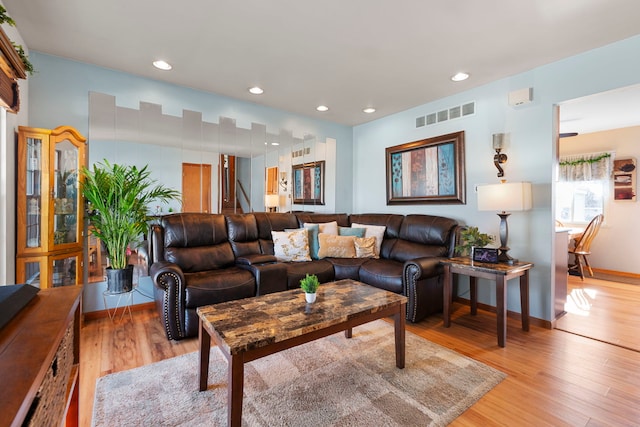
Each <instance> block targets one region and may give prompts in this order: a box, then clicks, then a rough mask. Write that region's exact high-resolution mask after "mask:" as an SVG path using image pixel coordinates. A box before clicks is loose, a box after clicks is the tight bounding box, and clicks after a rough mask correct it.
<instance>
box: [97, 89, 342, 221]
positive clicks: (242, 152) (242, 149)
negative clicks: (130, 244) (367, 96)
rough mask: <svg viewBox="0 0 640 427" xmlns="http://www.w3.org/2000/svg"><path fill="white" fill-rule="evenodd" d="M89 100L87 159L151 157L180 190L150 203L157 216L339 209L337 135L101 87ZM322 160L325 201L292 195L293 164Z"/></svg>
mask: <svg viewBox="0 0 640 427" xmlns="http://www.w3.org/2000/svg"><path fill="white" fill-rule="evenodd" d="M89 104H90V105H89V144H90V150H89V156H88V159H89V165H92V164H93V163H96V162H101V161H103V159H107V160H109V162H111V163H118V162H120V163H128V164H131V163H133V164H136V165H138V166H141V167H142V166H144V165H147V164H148V165H149V168H150V170H151V171H152V174H153V178H154V179H157V180H158V181H160V182H162V183H163V184H165V185H167V186H170V187H172V188H176V189H178V190H179V191H181V192H182V195H183V200H182V203H178V202H174V203H171V204H168V205H164V206H150V207H149V210H150V211H151V212H152V213H153V214H155V215H164V214H167V213H171V212H212V213H242V212H259V211H266V210H276V211H280V212H289V211H316V212H317V211H323V212H332V211H333V209H334V206H335V157H336V141H335V140H334V139H331V138H323V137H318V136H317V135H312V134H302V135H294V133H293V131H292V130H288V129H279V130H277V131H276V132H271V131H268V130H267V126H266V125H264V124H260V123H251V124H250V126H247V127H242V126H239V125H238V124H237V123H236V120H235V119H234V118H229V117H218V118H217V119H216V120H217V122H215V121H214V120H206V119H204V118H203V113H201V112H197V111H190V110H183V111H182V116H181V117H179V116H174V115H167V114H164V113H163V112H162V105H159V104H154V103H149V102H144V101H140V103H139V108H127V107H121V106H118V105H117V100H116V98H115V97H114V96H112V95H108V94H102V93H97V92H91V93H90V94H89ZM317 161H324V162H325V164H326V167H325V169H324V178H325V181H324V183H325V184H324V192H323V195H324V203H319V200H318V199H295V200H294V198H293V197H292V191H293V185H292V183H293V176H292V173H293V167H294V166H295V165H301V164H308V163H311V162H317ZM267 195H271V196H276V195H277V201H275V200H276V199H275V198H274V197H271V198H270V199H269V205H270V206H267V199H266V196H267ZM274 204H275V206H273V205H274ZM274 208H275V209H274Z"/></svg>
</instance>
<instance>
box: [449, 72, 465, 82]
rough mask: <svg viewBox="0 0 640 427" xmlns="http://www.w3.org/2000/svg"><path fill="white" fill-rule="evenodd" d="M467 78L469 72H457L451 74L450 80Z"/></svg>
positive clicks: (459, 80)
mask: <svg viewBox="0 0 640 427" xmlns="http://www.w3.org/2000/svg"><path fill="white" fill-rule="evenodd" d="M468 78H469V74H467V73H457V74H455V75H453V76H451V80H453V81H454V82H461V81H463V80H467V79H468Z"/></svg>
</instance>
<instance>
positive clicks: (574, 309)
mask: <svg viewBox="0 0 640 427" xmlns="http://www.w3.org/2000/svg"><path fill="white" fill-rule="evenodd" d="M597 294H598V292H597V291H596V290H595V289H585V288H580V289H574V290H572V291H571V293H570V294H569V295H567V302H566V303H565V305H564V310H565V311H566V312H567V313H572V314H577V315H579V316H589V311H590V310H591V306H592V305H593V304H592V301H593V300H595V299H596V295H597Z"/></svg>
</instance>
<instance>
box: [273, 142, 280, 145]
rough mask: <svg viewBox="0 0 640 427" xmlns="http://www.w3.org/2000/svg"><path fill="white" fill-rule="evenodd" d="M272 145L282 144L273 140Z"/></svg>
mask: <svg viewBox="0 0 640 427" xmlns="http://www.w3.org/2000/svg"><path fill="white" fill-rule="evenodd" d="M271 145H280V143H279V142H272V143H271Z"/></svg>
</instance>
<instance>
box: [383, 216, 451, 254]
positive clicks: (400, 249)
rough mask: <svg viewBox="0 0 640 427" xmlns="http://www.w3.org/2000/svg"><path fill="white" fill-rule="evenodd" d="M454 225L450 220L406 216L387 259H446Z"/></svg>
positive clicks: (438, 217) (436, 217)
mask: <svg viewBox="0 0 640 427" xmlns="http://www.w3.org/2000/svg"><path fill="white" fill-rule="evenodd" d="M456 225H458V223H457V222H456V221H455V220H454V219H451V218H444V217H440V216H433V215H407V216H405V217H404V220H403V221H402V226H401V227H400V233H399V234H398V240H397V241H396V243H395V245H394V246H393V248H392V250H391V253H390V255H389V257H390V258H391V259H394V260H396V261H402V262H404V261H407V260H410V259H414V258H421V257H446V256H448V254H449V248H450V245H451V239H452V238H453V237H454V236H452V233H453V232H454V230H455V227H456Z"/></svg>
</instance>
